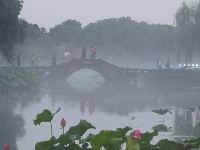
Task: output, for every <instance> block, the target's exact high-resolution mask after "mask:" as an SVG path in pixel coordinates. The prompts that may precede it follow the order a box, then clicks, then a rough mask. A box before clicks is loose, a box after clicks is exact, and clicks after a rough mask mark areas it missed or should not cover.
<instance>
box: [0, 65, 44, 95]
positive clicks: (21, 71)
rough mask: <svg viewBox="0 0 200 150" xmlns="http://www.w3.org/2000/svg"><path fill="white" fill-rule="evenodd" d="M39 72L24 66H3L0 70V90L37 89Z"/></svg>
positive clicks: (19, 90)
mask: <svg viewBox="0 0 200 150" xmlns="http://www.w3.org/2000/svg"><path fill="white" fill-rule="evenodd" d="M39 86H40V78H39V74H37V73H36V72H34V71H32V70H31V69H26V68H17V67H16V68H15V67H4V68H1V70H0V92H2V93H3V92H19V93H20V92H22V91H26V92H28V91H30V92H34V91H38V90H39V89H40V88H39Z"/></svg>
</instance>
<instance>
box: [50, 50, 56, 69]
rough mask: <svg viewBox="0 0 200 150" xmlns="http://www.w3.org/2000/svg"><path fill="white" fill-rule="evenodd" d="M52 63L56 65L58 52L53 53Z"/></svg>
mask: <svg viewBox="0 0 200 150" xmlns="http://www.w3.org/2000/svg"><path fill="white" fill-rule="evenodd" d="M51 65H52V66H56V53H55V52H53V53H52V58H51Z"/></svg>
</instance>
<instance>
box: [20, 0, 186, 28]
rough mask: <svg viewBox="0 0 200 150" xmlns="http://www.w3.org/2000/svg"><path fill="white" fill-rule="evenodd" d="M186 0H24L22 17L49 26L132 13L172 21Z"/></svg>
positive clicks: (139, 17)
mask: <svg viewBox="0 0 200 150" xmlns="http://www.w3.org/2000/svg"><path fill="white" fill-rule="evenodd" d="M182 2H183V0H24V8H23V10H22V13H21V17H22V18H25V19H26V20H27V21H29V22H31V23H36V24H38V25H40V26H44V27H46V28H47V29H48V28H50V27H53V26H55V25H56V24H59V23H61V22H63V21H65V20H67V19H76V20H79V21H80V22H81V23H82V24H83V25H87V24H88V23H90V22H95V21H97V20H100V19H106V18H113V17H115V18H116V17H122V16H130V17H132V18H133V19H134V20H136V21H146V22H149V23H161V24H173V20H174V14H175V12H176V10H177V9H178V8H179V7H180V5H181V3H182Z"/></svg>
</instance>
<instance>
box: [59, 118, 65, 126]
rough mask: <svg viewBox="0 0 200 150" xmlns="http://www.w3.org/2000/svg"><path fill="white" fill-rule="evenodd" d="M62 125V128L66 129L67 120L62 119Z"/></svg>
mask: <svg viewBox="0 0 200 150" xmlns="http://www.w3.org/2000/svg"><path fill="white" fill-rule="evenodd" d="M60 125H61V127H62V128H65V126H66V120H65V118H62V119H61V122H60Z"/></svg>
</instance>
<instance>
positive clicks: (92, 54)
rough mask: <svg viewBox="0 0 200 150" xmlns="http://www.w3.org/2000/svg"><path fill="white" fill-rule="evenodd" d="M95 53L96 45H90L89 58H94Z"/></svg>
mask: <svg viewBox="0 0 200 150" xmlns="http://www.w3.org/2000/svg"><path fill="white" fill-rule="evenodd" d="M96 53H97V48H96V47H92V48H91V49H90V58H91V59H95V58H96Z"/></svg>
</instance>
